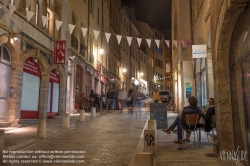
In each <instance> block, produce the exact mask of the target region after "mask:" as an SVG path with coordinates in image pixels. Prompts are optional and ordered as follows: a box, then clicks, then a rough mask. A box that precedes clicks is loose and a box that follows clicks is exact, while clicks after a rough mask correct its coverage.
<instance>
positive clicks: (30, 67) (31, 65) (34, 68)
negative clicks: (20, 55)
mask: <svg viewBox="0 0 250 166" xmlns="http://www.w3.org/2000/svg"><path fill="white" fill-rule="evenodd" d="M23 71H24V72H26V73H29V74H33V75H36V76H38V77H40V76H41V72H40V68H39V66H38V64H37V63H36V62H35V61H34V59H33V58H32V57H30V58H28V59H26V60H25V62H24V67H23Z"/></svg>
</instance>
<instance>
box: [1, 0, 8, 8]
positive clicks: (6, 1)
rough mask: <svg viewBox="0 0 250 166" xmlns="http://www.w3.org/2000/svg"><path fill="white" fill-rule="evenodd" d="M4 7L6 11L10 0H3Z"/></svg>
mask: <svg viewBox="0 0 250 166" xmlns="http://www.w3.org/2000/svg"><path fill="white" fill-rule="evenodd" d="M2 3H3V6H4V8H5V9H6V8H7V6H8V4H9V0H2Z"/></svg>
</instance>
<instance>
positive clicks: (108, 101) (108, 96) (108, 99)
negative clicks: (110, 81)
mask: <svg viewBox="0 0 250 166" xmlns="http://www.w3.org/2000/svg"><path fill="white" fill-rule="evenodd" d="M106 97H107V106H106V109H107V111H108V110H109V108H111V107H109V104H110V103H111V98H110V89H109V90H108V92H107V95H106Z"/></svg>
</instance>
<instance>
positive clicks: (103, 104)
mask: <svg viewBox="0 0 250 166" xmlns="http://www.w3.org/2000/svg"><path fill="white" fill-rule="evenodd" d="M101 102H102V108H103V110H104V108H106V96H105V94H104V93H103V92H101Z"/></svg>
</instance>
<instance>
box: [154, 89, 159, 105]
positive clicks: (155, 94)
mask: <svg viewBox="0 0 250 166" xmlns="http://www.w3.org/2000/svg"><path fill="white" fill-rule="evenodd" d="M153 100H154V103H159V101H160V100H161V97H160V93H159V92H158V90H156V89H155V91H154V93H153Z"/></svg>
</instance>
